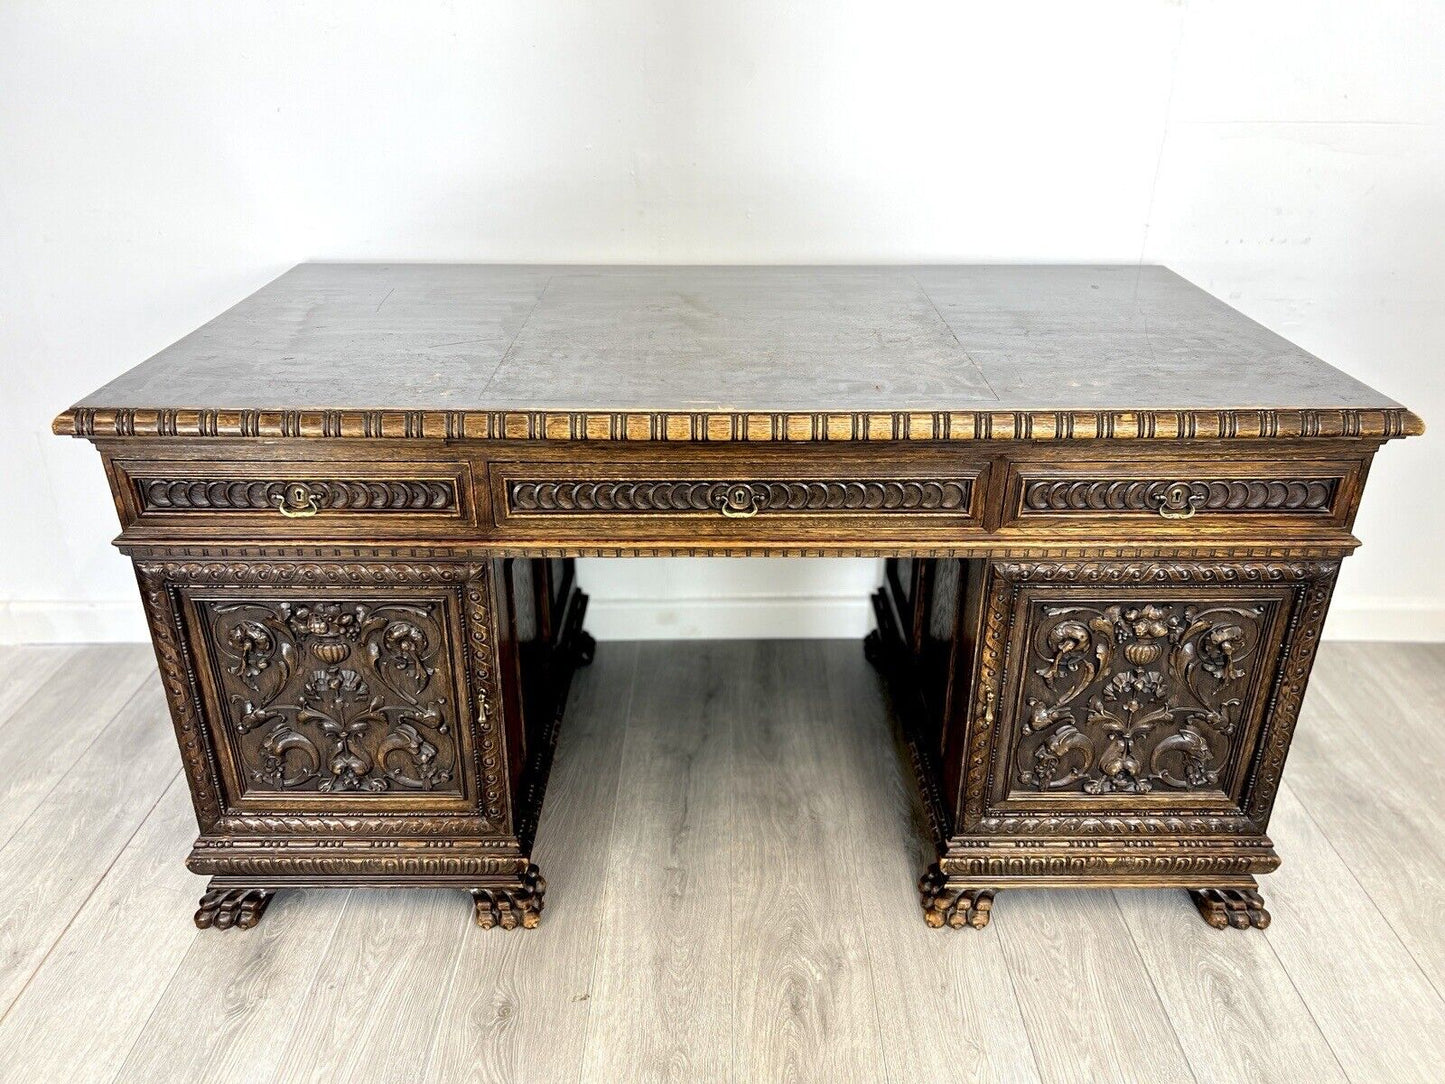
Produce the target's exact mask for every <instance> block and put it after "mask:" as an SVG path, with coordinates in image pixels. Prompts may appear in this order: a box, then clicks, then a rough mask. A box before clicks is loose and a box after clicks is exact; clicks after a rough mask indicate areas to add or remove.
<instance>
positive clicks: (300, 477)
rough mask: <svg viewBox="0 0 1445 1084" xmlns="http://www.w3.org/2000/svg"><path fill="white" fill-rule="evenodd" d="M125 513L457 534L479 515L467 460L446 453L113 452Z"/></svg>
mask: <svg viewBox="0 0 1445 1084" xmlns="http://www.w3.org/2000/svg"><path fill="white" fill-rule="evenodd" d="M116 467H117V468H118V472H119V476H120V479H121V481H122V484H121V486H120V488H121V491H122V493H121V496H122V504H123V512H124V513H127V517H126V522H127V524H128V525H130V524H134V525H136V526H138V527H140V528H142V529H149V528H155V529H159V530H163V531H165V532H166V533H171V534H176V533H185V532H186V531H188V530H190V531H201V532H204V533H206V534H208V535H210V534H215V533H216V532H217V531H221V532H223V533H224V532H228V531H231V530H239V531H241V532H243V533H246V534H256V533H258V532H259V533H262V534H276V535H286V536H301V537H366V536H372V537H376V536H380V537H392V538H396V537H407V536H418V537H425V536H429V535H431V536H435V535H455V534H457V533H458V532H460V531H464V530H467V529H469V528H472V527H473V526H474V525H475V523H476V521H477V515H476V508H475V503H474V500H473V494H472V486H471V475H470V468H469V466H468V465H467V464H466V463H465V462H462V461H457V462H452V463H394V462H335V461H313V462H305V461H290V460H284V459H282V460H276V461H270V462H217V463H210V464H207V463H197V462H196V461H194V460H192V461H188V462H174V463H164V462H133V461H126V460H118V461H117V462H116Z"/></svg>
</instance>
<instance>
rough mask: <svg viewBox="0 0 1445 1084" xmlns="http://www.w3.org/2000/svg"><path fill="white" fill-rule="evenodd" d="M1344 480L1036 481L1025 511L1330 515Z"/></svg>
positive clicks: (1028, 488)
mask: <svg viewBox="0 0 1445 1084" xmlns="http://www.w3.org/2000/svg"><path fill="white" fill-rule="evenodd" d="M1341 481H1342V479H1340V478H1338V477H1334V478H1330V477H1324V478H1209V479H1202V480H1201V479H1188V478H1183V479H1172V478H1153V479H1141V478H1038V479H1031V480H1028V481H1026V482H1025V484H1024V488H1023V511H1024V512H1026V513H1047V514H1049V515H1068V514H1070V513H1073V514H1079V513H1089V512H1150V513H1154V512H1158V511H1159V510H1160V509H1161V508H1174V509H1179V510H1183V509H1190V510H1191V511H1199V512H1228V513H1231V514H1240V513H1254V512H1296V513H1321V514H1324V513H1329V512H1330V511H1332V510H1333V508H1334V504H1335V494H1336V493H1337V492H1338V490H1339V487H1340V483H1341Z"/></svg>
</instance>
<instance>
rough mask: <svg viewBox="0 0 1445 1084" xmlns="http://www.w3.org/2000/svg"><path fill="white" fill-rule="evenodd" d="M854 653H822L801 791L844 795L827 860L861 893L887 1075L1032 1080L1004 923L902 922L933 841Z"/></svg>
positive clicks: (839, 646)
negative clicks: (811, 746)
mask: <svg viewBox="0 0 1445 1084" xmlns="http://www.w3.org/2000/svg"><path fill="white" fill-rule="evenodd" d="M858 655H859V649H858V646H857V645H856V644H854V643H850V642H847V641H836V642H835V641H830V642H828V643H826V644H825V645H824V647H823V666H822V667H821V668H820V670H819V677H820V682H821V689H818V690H817V695H819V696H821V699H820V700H819V701H817V706H816V707H814V708H813V709H812V710H811V711H810V712H809V720H810V722H811V724H812V729H813V731H814V733H815V734H816V735H817V736H818V737H819V739H820V740H819V741H818V742H817V743H816V744H817V751H816V755H815V756H814V757H810V758H808V759H807V760H805V761H803V762H801V763H800V765H799V770H800V772H801V773H802V774H803V775H804V776H805V778H804V785H805V786H813V785H816V784H815V782H814V781H815V780H816V779H819V778H822V779H826V780H828V781H830V782H831V781H833V780H837V782H838V784H839V785H838V787H837V790H838V791H839V793H841V794H842V795H843V796H844V801H843V803H842V805H843V809H842V811H841V819H842V822H843V824H844V826H845V828H846V830H847V836H846V838H845V839H844V840H842V846H841V847H840V848H838V849H837V850H835V851H833V852H832V853H830V855H829V856H828V857H829V859H830V860H836V861H838V862H840V863H841V865H842V869H843V870H844V871H845V873H846V877H847V879H848V880H850V881H851V882H852V883H853V884H855V885H857V886H858V890H857V895H858V896H859V897H860V906H861V910H862V919H861V921H862V929H863V932H864V938H863V940H864V945H865V947H866V949H867V953H868V962H869V968H870V972H871V975H872V979H873V985H874V992H875V996H876V999H877V1000H876V1006H877V1014H878V1030H879V1036H880V1039H881V1042H882V1051H883V1055H884V1059H885V1062H886V1066H887V1070H888V1078H889V1079H890V1080H895V1081H1020V1082H1025V1081H1037V1080H1038V1079H1039V1074H1038V1067H1037V1065H1036V1063H1035V1060H1034V1052H1033V1047H1032V1045H1031V1043H1030V1042H1029V1037H1028V1033H1027V1032H1026V1031H1025V1030H1024V1022H1023V1017H1022V1016H1021V1015H1020V1013H1019V1006H1018V1001H1017V999H1016V998H1015V997H1014V989H1013V982H1012V979H1011V977H1010V975H1009V972H1008V967H1007V964H1006V963H1005V961H1004V957H1003V951H1002V947H1001V945H1000V942H999V932H998V929H997V927H995V926H989V927H986V928H985V929H983V930H980V931H971V932H970V933H969V935H968V936H964V937H951V936H947V935H946V932H945V931H939V930H931V929H929V928H928V927H927V926H925V925H924V924H923V923H922V922H921V921H918V920H917V919H916V917H914V918H913V919H912V920H909V919H906V918H905V917H904V916H916V915H917V911H918V889H917V884H918V875H919V872H920V871H921V870H922V869H923V868H924V867H925V866H926V865H927V862H928V861H932V858H931V856H930V857H928V858H927V860H925V855H926V852H927V851H928V848H929V847H930V844H929V843H928V842H927V840H926V829H925V828H924V824H923V817H922V812H921V810H919V809H917V808H916V806H917V798H916V796H915V792H914V783H913V781H912V780H911V779H909V778H907V777H906V776H905V774H904V771H903V769H902V760H903V759H904V758H902V757H901V756H900V752H899V750H898V748H897V747H896V738H897V736H896V733H892V732H890V729H892V730H894V731H896V725H897V724H896V723H894V724H893V725H892V728H890V727H889V726H882V725H880V720H882V719H884V718H885V717H886V715H887V711H888V709H887V706H886V703H885V699H884V696H883V690H882V688H881V686H880V683H879V680H878V677H877V675H876V674H875V673H874V672H873V670H872V669H871V668H865V667H862V666H859V665H858ZM808 687H809V688H811V687H812V683H809V686H808ZM865 894H866V896H867V903H866V904H862V903H861V897H863V896H864V895H865ZM1008 902H1009V901H1008V900H1007V899H1005V900H1004V903H1003V906H1004V907H1005V909H1007V907H1008ZM941 933H944V936H940V934H941Z"/></svg>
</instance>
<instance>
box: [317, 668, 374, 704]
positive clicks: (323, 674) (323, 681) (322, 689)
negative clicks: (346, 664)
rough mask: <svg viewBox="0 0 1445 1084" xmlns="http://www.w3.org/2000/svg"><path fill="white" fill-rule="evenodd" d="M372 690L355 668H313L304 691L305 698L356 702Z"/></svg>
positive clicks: (321, 700)
mask: <svg viewBox="0 0 1445 1084" xmlns="http://www.w3.org/2000/svg"><path fill="white" fill-rule="evenodd" d="M370 691H371V690H370V689H368V688H367V685H366V682H365V681H363V680H362V678H361V675H360V674H358V673H357V672H356V671H355V670H313V671H312V672H311V676H310V677H309V678H308V679H307V681H306V686H305V689H304V690H303V693H302V699H303V700H309V701H313V702H315V701H320V702H325V701H328V700H331V701H337V702H354V701H358V700H363V699H365V698H366V695H367V693H369V692H370Z"/></svg>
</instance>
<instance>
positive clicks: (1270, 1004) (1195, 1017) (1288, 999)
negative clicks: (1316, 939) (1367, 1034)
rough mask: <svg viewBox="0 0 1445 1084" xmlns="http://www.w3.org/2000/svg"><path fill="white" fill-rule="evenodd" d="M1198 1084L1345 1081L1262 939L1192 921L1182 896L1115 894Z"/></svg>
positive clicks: (1192, 911) (1191, 911)
mask: <svg viewBox="0 0 1445 1084" xmlns="http://www.w3.org/2000/svg"><path fill="white" fill-rule="evenodd" d="M1114 895H1115V898H1116V900H1117V902H1118V905H1119V911H1120V913H1121V914H1122V915H1123V916H1124V922H1125V924H1126V925H1127V926H1128V928H1129V935H1130V938H1131V940H1132V942H1133V945H1134V949H1135V950H1136V951H1137V952H1138V954H1139V957H1140V959H1142V960H1143V961H1144V965H1145V968H1146V970H1147V971H1148V974H1149V977H1150V978H1151V979H1152V980H1153V984H1154V990H1155V992H1156V993H1157V994H1158V995H1159V1000H1160V1002H1161V1003H1162V1005H1163V1006H1164V1012H1165V1015H1166V1016H1167V1017H1168V1019H1169V1025H1170V1027H1172V1028H1173V1029H1174V1033H1175V1034H1176V1035H1178V1036H1179V1042H1180V1046H1181V1048H1182V1049H1183V1051H1184V1056H1185V1059H1186V1060H1187V1061H1188V1063H1189V1067H1190V1069H1191V1070H1193V1073H1194V1079H1195V1080H1196V1081H1197V1082H1198V1084H1207V1082H1218V1084H1237V1082H1243V1081H1258V1082H1259V1084H1272V1082H1273V1081H1279V1080H1293V1079H1301V1080H1310V1081H1319V1082H1321V1084H1325V1082H1331V1081H1338V1082H1341V1084H1343V1082H1344V1081H1345V1080H1346V1077H1345V1075H1344V1072H1343V1070H1342V1069H1341V1068H1340V1065H1339V1062H1337V1061H1336V1060H1335V1056H1334V1052H1333V1051H1332V1050H1331V1049H1330V1045H1329V1042H1328V1040H1326V1038H1325V1036H1324V1035H1322V1034H1321V1033H1320V1030H1319V1027H1318V1026H1317V1025H1316V1024H1315V1021H1314V1018H1313V1017H1312V1016H1311V1015H1310V1012H1309V1008H1308V1006H1306V1005H1305V1003H1304V1002H1303V1001H1302V1000H1301V999H1300V996H1299V993H1298V991H1296V990H1295V987H1294V983H1293V982H1292V981H1291V980H1290V976H1289V973H1288V972H1286V971H1285V969H1284V967H1283V966H1282V965H1281V964H1280V962H1279V958H1278V957H1277V956H1276V955H1275V954H1274V950H1273V949H1272V948H1271V947H1270V944H1269V942H1268V941H1267V940H1265V938H1263V937H1259V936H1250V937H1229V936H1226V934H1225V932H1223V931H1220V930H1214V929H1210V928H1209V927H1208V926H1206V925H1204V924H1203V923H1202V922H1191V921H1189V920H1190V919H1191V918H1194V917H1195V909H1194V904H1193V903H1191V902H1190V900H1189V898H1188V897H1187V896H1186V895H1185V894H1184V893H1183V892H1145V891H1130V890H1125V889H1115V891H1114Z"/></svg>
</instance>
